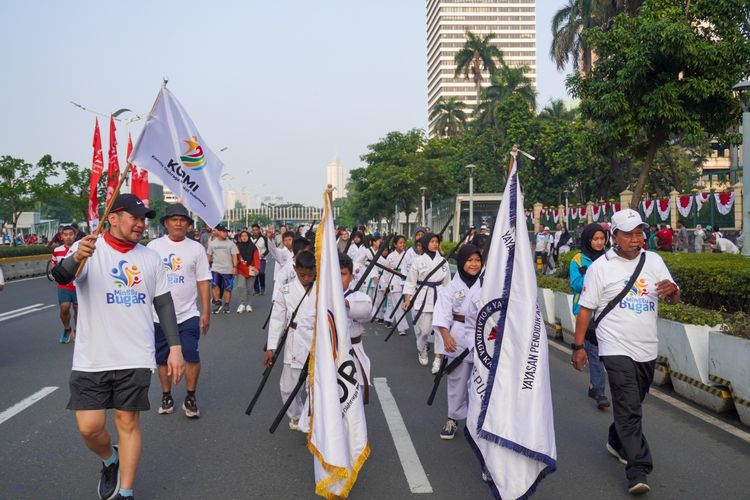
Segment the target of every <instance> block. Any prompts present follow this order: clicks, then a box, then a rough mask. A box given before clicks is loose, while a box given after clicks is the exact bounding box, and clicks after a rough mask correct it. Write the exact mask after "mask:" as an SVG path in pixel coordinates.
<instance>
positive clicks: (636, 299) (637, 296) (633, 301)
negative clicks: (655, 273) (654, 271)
mask: <svg viewBox="0 0 750 500" xmlns="http://www.w3.org/2000/svg"><path fill="white" fill-rule="evenodd" d="M628 281H629V280H625V281H623V283H624V284H625V285H627V284H628ZM655 307H656V303H655V302H654V301H653V300H651V298H650V297H649V296H648V282H647V281H646V278H641V279H639V280H637V281H636V282H635V283H633V287H632V288H631V289H630V290H629V291H628V294H627V295H626V296H625V298H624V299H622V300H621V301H620V309H630V310H631V311H633V312H634V313H636V314H641V313H643V312H654V311H655V310H656V309H655Z"/></svg>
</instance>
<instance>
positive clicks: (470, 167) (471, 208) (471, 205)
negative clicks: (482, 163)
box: [466, 163, 476, 227]
mask: <svg viewBox="0 0 750 500" xmlns="http://www.w3.org/2000/svg"><path fill="white" fill-rule="evenodd" d="M466 168H467V169H468V170H469V227H472V226H473V225H474V169H475V168H476V165H473V164H471V163H470V164H468V165H466Z"/></svg>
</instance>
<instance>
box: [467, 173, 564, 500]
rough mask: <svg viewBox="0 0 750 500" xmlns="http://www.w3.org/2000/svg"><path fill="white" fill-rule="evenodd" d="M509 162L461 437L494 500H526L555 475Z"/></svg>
mask: <svg viewBox="0 0 750 500" xmlns="http://www.w3.org/2000/svg"><path fill="white" fill-rule="evenodd" d="M532 255H533V254H532V251H531V245H530V243H529V236H528V233H527V232H526V221H525V220H524V211H523V194H522V193H521V186H520V184H519V182H518V173H517V163H516V160H515V159H514V161H513V166H512V168H511V172H510V175H509V176H508V182H507V184H506V186H505V192H504V193H503V198H502V202H501V204H500V209H499V211H498V215H497V219H496V225H495V228H494V230H493V234H492V242H491V244H490V251H489V254H488V255H487V257H486V262H487V266H486V268H485V275H484V276H485V277H484V285H483V287H482V299H481V301H480V305H479V311H478V312H477V315H476V330H475V334H474V366H473V369H472V377H471V382H470V386H469V412H468V417H467V419H466V430H465V433H466V436H467V439H468V440H469V443H470V444H471V445H472V448H473V449H474V451H475V452H476V453H477V455H478V458H479V460H480V462H481V463H482V465H483V467H484V468H485V469H486V472H488V473H489V475H490V476H491V479H492V482H491V483H490V487H491V489H492V492H493V494H494V495H495V497H497V498H504V499H511V498H522V497H526V496H528V495H530V494H532V493H533V492H534V489H535V488H536V486H537V484H538V482H539V481H541V479H542V478H544V477H545V476H546V475H547V474H549V473H551V472H554V471H555V469H556V468H557V449H556V446H555V430H554V422H553V417H552V393H551V390H550V381H549V356H548V351H547V335H546V332H545V327H544V322H543V321H542V316H541V313H540V310H539V307H538V306H537V288H536V275H535V274H534V262H533V258H532Z"/></svg>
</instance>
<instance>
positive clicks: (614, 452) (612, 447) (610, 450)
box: [607, 441, 628, 465]
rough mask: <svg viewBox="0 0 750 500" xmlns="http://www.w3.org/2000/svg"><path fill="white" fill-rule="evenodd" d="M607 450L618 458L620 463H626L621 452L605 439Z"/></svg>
mask: <svg viewBox="0 0 750 500" xmlns="http://www.w3.org/2000/svg"><path fill="white" fill-rule="evenodd" d="M607 451H608V452H609V454H610V455H612V456H613V457H615V458H616V459H617V460H619V461H620V463H621V464H622V465H628V461H627V460H625V457H623V456H622V454H620V452H619V451H617V450H616V449H615V447H614V446H612V445H611V444H609V441H607Z"/></svg>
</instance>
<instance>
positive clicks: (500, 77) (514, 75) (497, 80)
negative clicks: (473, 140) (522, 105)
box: [476, 64, 536, 126]
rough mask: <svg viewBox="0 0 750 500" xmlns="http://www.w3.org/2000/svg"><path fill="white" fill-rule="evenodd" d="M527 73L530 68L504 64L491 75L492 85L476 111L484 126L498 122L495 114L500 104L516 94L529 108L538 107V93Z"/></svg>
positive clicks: (485, 92)
mask: <svg viewBox="0 0 750 500" xmlns="http://www.w3.org/2000/svg"><path fill="white" fill-rule="evenodd" d="M527 71H529V68H528V67H526V66H519V67H517V68H511V67H509V66H507V65H506V64H503V65H502V66H500V67H499V68H498V69H497V70H496V71H494V72H493V73H492V74H491V75H490V85H489V87H487V88H486V89H484V92H482V100H481V101H480V103H479V105H478V106H477V110H476V114H477V116H478V118H479V121H480V122H481V123H482V124H483V125H487V126H492V125H494V124H495V123H496V122H497V117H496V116H495V112H496V110H497V106H498V104H500V103H501V102H503V101H504V100H505V99H507V98H509V97H510V96H512V95H514V94H517V95H520V96H521V97H522V98H523V100H524V101H525V102H526V104H528V106H529V108H532V109H533V108H534V107H535V106H536V91H535V90H534V84H533V83H531V79H529V78H528V77H527V76H526V72H527Z"/></svg>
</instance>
